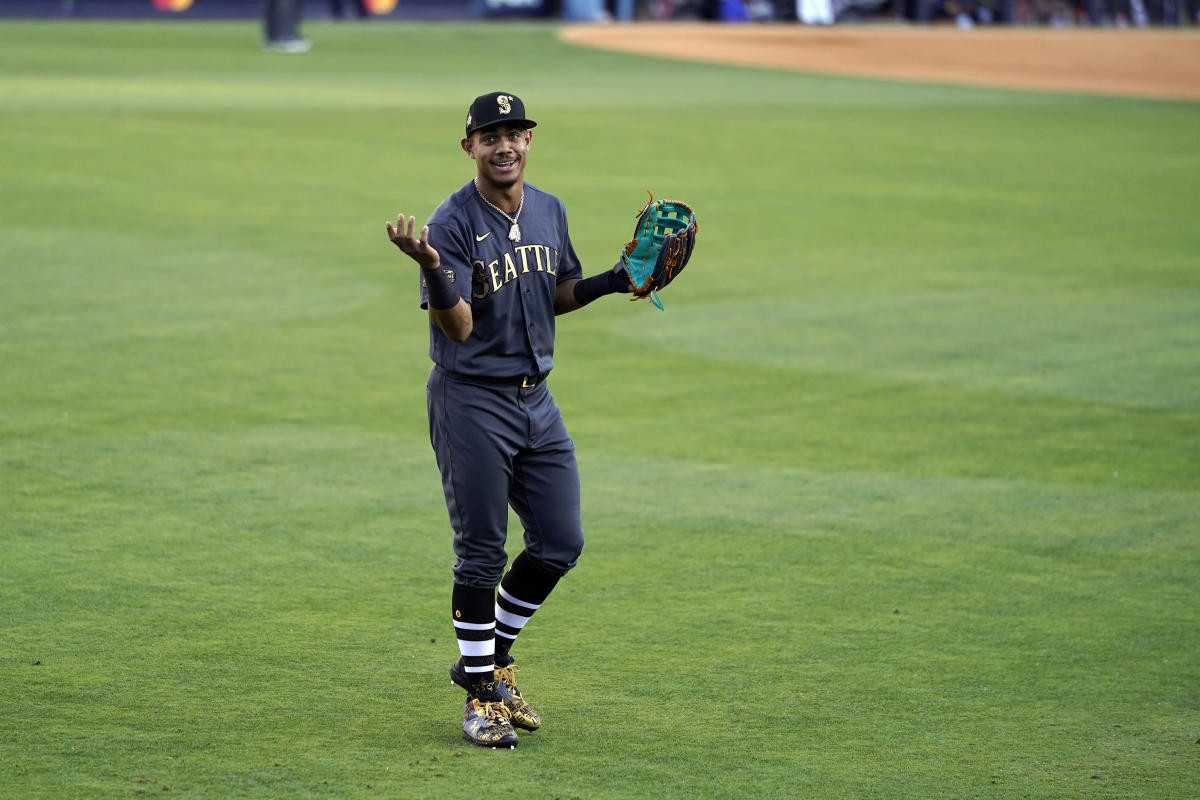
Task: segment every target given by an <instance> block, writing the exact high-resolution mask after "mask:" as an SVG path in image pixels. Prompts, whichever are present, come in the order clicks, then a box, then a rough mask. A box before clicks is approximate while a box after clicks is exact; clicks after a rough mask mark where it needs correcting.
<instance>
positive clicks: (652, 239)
mask: <svg viewBox="0 0 1200 800" xmlns="http://www.w3.org/2000/svg"><path fill="white" fill-rule="evenodd" d="M647 194H650V202H648V203H646V205H645V206H644V207H643V208H642V210H641V211H640V212H638V215H637V217H638V219H637V225H636V226H635V227H634V229H633V238H632V239H630V240H629V244H627V245H625V249H624V250H623V251H622V252H621V266H622V267H623V268H624V269H625V273H626V274H627V275H629V281H630V283H632V284H633V298H632V299H634V300H641V299H642V298H645V297H649V298H650V302H651V303H653V304H654V305H655V306H656V307H657V308H658V309H659V310H660V311H661V310H662V307H663V304H662V300H660V299H659V298H658V291H659V289H662V288H663V287H665V286H666V285H667V284H668V283H670V282H671V281H673V280H675V276H677V275H678V274H679V273H680V272H683V268H684V267H686V266H687V262H688V259H689V258H691V257H692V249H693V248H694V247H695V246H696V231H697V223H696V212H695V211H693V210H692V207H691V206H689V205H688V204H687V203H681V202H679V201H678V200H655V199H654V195H653V194H651V193H649V192H647Z"/></svg>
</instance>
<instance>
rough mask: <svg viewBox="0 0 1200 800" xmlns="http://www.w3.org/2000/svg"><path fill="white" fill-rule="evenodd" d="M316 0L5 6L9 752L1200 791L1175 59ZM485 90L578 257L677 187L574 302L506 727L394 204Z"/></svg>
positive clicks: (75, 771)
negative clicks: (651, 51)
mask: <svg viewBox="0 0 1200 800" xmlns="http://www.w3.org/2000/svg"><path fill="white" fill-rule="evenodd" d="M306 33H309V34H310V35H312V36H313V38H314V39H315V41H316V47H315V49H314V50H313V51H312V52H311V53H309V54H307V55H305V56H303V57H285V56H279V55H274V54H266V53H262V52H260V51H259V50H257V49H256V43H257V36H258V30H257V27H256V26H254V25H252V24H251V23H248V22H246V23H225V24H220V23H217V24H207V23H194V24H192V23H188V24H174V25H172V24H166V23H78V24H77V23H32V22H17V23H13V22H6V23H0V152H2V153H3V154H4V155H3V169H2V171H0V186H2V187H3V191H2V192H0V210H2V213H0V279H2V281H3V291H2V292H0V364H2V365H3V381H2V382H0V537H2V538H0V542H2V551H0V553H2V555H0V558H2V565H0V614H2V615H3V618H2V621H0V775H3V780H2V784H0V795H5V796H11V797H20V798H63V797H70V798H110V797H127V796H135V795H139V794H143V795H148V794H156V795H160V796H165V795H170V796H183V797H195V798H214V797H219V798H225V797H297V798H299V797H393V798H467V797H490V796H496V795H497V794H503V795H504V796H509V797H516V798H547V800H549V798H556V797H561V798H564V799H565V798H576V797H577V798H629V797H645V798H726V797H728V798H734V797H736V798H747V797H752V798H758V797H763V798H766V797H772V798H790V797H801V798H1025V797H1028V798H1067V797H1070V798H1077V797H1090V798H1180V800H1183V799H1185V798H1194V797H1196V796H1198V795H1200V769H1198V767H1200V743H1198V742H1197V739H1198V737H1200V716H1198V712H1200V664H1198V662H1197V652H1198V651H1200V588H1198V583H1200V540H1198V536H1197V519H1198V517H1200V513H1198V510H1200V505H1198V499H1200V452H1198V449H1197V442H1198V441H1200V370H1198V369H1197V366H1198V365H1197V353H1198V352H1200V349H1198V348H1200V224H1197V217H1196V213H1197V212H1196V200H1197V190H1196V186H1197V181H1198V179H1200V151H1198V149H1197V147H1196V144H1197V131H1198V130H1200V106H1198V105H1196V104H1184V103H1166V102H1140V101H1134V100H1117V99H1101V98H1084V97H1070V96H1065V95H1050V94H1034V93H1018V92H1003V91H991V90H973V89H966V88H947V87H937V86H921V85H912V84H901V83H888V82H873V81H863V80H849V79H844V80H843V79H835V78H828V77H820V78H818V77H812V76H805V75H798V74H788V73H783V72H770V71H759V70H747V69H734V68H723V67H705V66H697V65H693V64H672V63H664V64H658V65H656V71H657V73H658V74H659V75H660V76H661V77H660V79H659V85H660V86H669V87H670V91H669V92H668V93H665V94H664V92H663V91H662V90H661V89H659V88H656V87H655V86H654V85H652V84H651V82H650V81H648V80H647V78H646V70H647V69H648V68H649V67H650V66H651V65H652V63H653V62H651V61H649V60H646V59H641V58H635V57H631V56H625V55H609V54H604V53H599V52H592V51H584V50H575V49H571V48H568V47H565V46H563V45H560V44H558V43H556V42H555V40H554V36H553V33H554V29H553V28H551V27H536V26H525V25H494V26H490V27H482V26H478V27H456V26H440V25H415V24H414V25H388V24H380V25H365V26H364V25H345V26H334V25H322V24H317V23H314V24H311V25H308V26H306ZM497 88H505V89H511V90H512V91H515V92H517V93H519V94H521V96H522V97H523V98H524V99H525V100H526V102H527V105H528V108H529V111H530V114H531V115H532V116H533V117H534V118H535V119H537V120H538V121H539V123H540V125H539V127H538V128H537V130H536V132H535V137H534V148H533V151H532V154H531V163H530V168H529V173H528V177H529V178H530V180H531V181H532V182H533V183H535V184H537V185H539V186H541V187H542V188H545V189H548V190H550V191H553V192H555V193H556V194H558V195H559V196H561V197H562V198H563V200H564V201H565V202H566V204H567V207H568V209H569V211H570V214H571V222H572V235H573V238H574V242H575V245H576V249H577V250H578V252H579V253H580V256H581V258H582V259H583V260H584V262H585V263H586V264H590V265H591V267H590V268H589V271H592V272H594V271H598V270H599V269H600V268H602V267H604V266H606V265H607V264H610V263H612V259H613V258H614V257H615V253H616V249H617V247H618V246H619V245H620V243H621V242H623V241H624V239H625V238H627V237H628V235H629V230H630V225H631V223H632V216H633V213H634V212H635V211H636V210H637V209H638V208H640V206H641V203H642V202H643V198H644V194H643V190H644V189H646V188H649V189H653V190H654V191H655V192H656V193H659V194H664V193H665V194H668V195H670V196H678V197H682V198H685V199H687V200H689V201H691V202H692V203H694V205H695V206H696V207H697V209H698V212H699V215H700V220H701V232H700V240H699V247H698V250H697V254H696V256H695V258H694V259H693V262H692V264H691V265H690V266H689V268H688V272H687V274H685V276H684V278H683V279H682V280H681V281H680V282H679V283H676V284H674V285H672V287H671V288H670V289H669V290H668V291H667V292H665V293H664V300H665V302H666V305H667V310H666V312H665V313H659V312H657V311H655V310H653V309H651V308H650V307H648V306H647V305H646V304H639V305H632V304H629V303H625V302H623V301H621V300H619V299H613V298H610V299H608V300H605V301H602V302H600V303H597V304H596V305H595V306H594V307H590V308H589V309H587V310H586V311H584V312H581V313H578V314H573V315H571V316H569V317H565V318H562V319H561V320H560V325H559V347H558V353H557V363H558V365H559V368H558V369H557V370H556V371H555V373H554V376H553V377H552V379H551V386H552V389H553V391H554V393H555V395H556V397H557V399H558V401H559V404H560V405H561V407H562V408H563V410H564V415H565V416H566V419H567V423H568V426H569V427H570V429H571V431H572V433H573V435H574V438H575V440H576V443H577V445H578V449H579V459H580V466H581V469H582V472H583V476H584V506H585V528H586V530H587V532H588V537H589V539H588V546H587V548H586V550H585V554H584V557H583V559H582V560H581V562H580V566H579V568H578V569H577V570H576V571H575V572H574V573H573V574H572V575H571V576H570V577H569V578H568V579H566V580H565V581H564V582H563V583H562V584H561V585H560V588H559V590H558V591H557V592H556V594H555V595H554V596H553V598H552V600H551V601H550V602H549V603H548V604H547V605H546V606H545V608H544V609H543V610H542V611H541V612H539V614H538V616H537V617H536V618H535V620H534V622H533V623H532V624H531V625H530V627H529V628H528V629H527V631H526V632H525V633H524V634H523V636H522V641H521V642H520V643H519V644H518V646H517V651H516V654H517V655H518V656H519V657H520V659H519V660H520V661H521V662H522V664H523V665H524V667H525V669H524V671H523V672H522V673H521V678H522V687H523V689H524V690H525V693H526V694H527V695H528V696H529V697H530V699H531V700H533V701H534V703H535V705H536V706H537V707H538V708H539V710H540V711H541V712H542V714H543V717H544V718H545V719H546V725H545V727H544V728H543V730H542V731H540V732H538V733H536V734H531V735H526V736H524V737H523V738H522V740H521V746H520V747H519V748H517V749H516V750H514V751H504V752H490V751H485V750H482V749H479V748H474V747H472V746H471V745H469V744H467V743H465V742H463V741H462V740H461V739H460V734H459V728H458V721H457V718H458V714H459V708H460V705H459V704H460V702H461V701H460V696H459V693H458V691H457V690H452V689H451V687H450V685H449V680H448V678H447V675H446V667H447V666H448V664H449V662H450V661H451V660H452V659H453V658H454V656H455V646H454V642H453V636H452V631H451V626H450V624H449V619H448V610H449V578H450V573H449V569H450V565H451V554H450V543H449V535H448V526H447V520H446V512H445V510H444V507H443V505H442V502H441V496H440V487H439V482H438V477H437V474H436V469H435V467H434V464H433V458H432V453H431V451H430V448H429V444H428V440H427V435H426V423H425V419H424V405H423V385H424V377H425V375H426V373H427V371H428V359H427V356H426V353H425V348H426V341H427V333H426V322H425V320H424V318H423V316H422V314H421V312H420V311H419V310H418V309H417V306H416V276H415V275H414V270H413V268H411V267H410V266H408V265H407V264H406V263H405V262H404V260H403V259H402V258H401V257H399V255H398V254H397V253H395V252H394V249H393V248H391V247H390V245H388V244H387V242H386V239H385V236H384V232H383V223H384V221H385V220H386V219H388V218H394V216H395V214H396V213H397V212H400V211H404V212H408V213H416V214H418V215H420V216H422V217H424V216H425V215H426V214H427V213H428V212H429V211H430V210H431V209H432V208H433V206H434V205H435V204H436V203H437V202H438V201H439V200H440V199H441V198H442V197H443V196H444V195H445V194H447V193H448V192H449V191H450V190H452V189H454V188H456V187H457V186H459V185H461V184H462V183H463V182H465V181H466V180H467V179H468V178H469V177H470V174H471V171H470V170H471V164H470V162H469V161H467V159H465V158H464V157H463V155H462V154H461V152H459V150H458V146H457V139H458V136H459V135H460V134H459V131H460V129H461V123H462V117H463V114H464V113H465V108H466V105H467V103H468V102H469V100H470V98H471V97H473V96H475V95H476V94H479V93H482V92H485V91H489V90H493V89H497ZM515 531H516V529H515V528H514V536H513V537H512V538H513V545H514V552H515V547H519V538H520V537H519V536H518V535H516V534H515ZM482 774H486V775H487V776H488V777H487V779H486V780H484V779H482V778H478V777H472V776H473V775H482Z"/></svg>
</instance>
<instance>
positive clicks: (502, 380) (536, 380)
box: [439, 367, 546, 389]
mask: <svg viewBox="0 0 1200 800" xmlns="http://www.w3.org/2000/svg"><path fill="white" fill-rule="evenodd" d="M439 369H440V367H439ZM445 373H446V374H447V375H449V376H450V377H451V378H454V379H455V380H460V381H473V382H475V383H487V384H491V385H493V386H515V387H517V388H518V389H533V388H534V387H536V386H538V384H540V383H541V382H542V381H544V380H546V375H545V374H542V375H515V376H512V377H498V376H495V375H463V374H462V373H460V372H451V371H450V370H445Z"/></svg>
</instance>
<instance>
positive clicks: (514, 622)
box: [496, 606, 529, 630]
mask: <svg viewBox="0 0 1200 800" xmlns="http://www.w3.org/2000/svg"><path fill="white" fill-rule="evenodd" d="M496 621H497V622H503V623H504V624H505V625H507V626H508V627H510V628H516V629H517V630H520V629H521V628H524V627H525V623H526V622H529V617H522V616H520V615H518V614H510V613H509V612H507V611H505V610H504V609H503V608H500V607H498V606H497V608H496Z"/></svg>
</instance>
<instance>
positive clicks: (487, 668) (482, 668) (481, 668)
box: [463, 664, 496, 672]
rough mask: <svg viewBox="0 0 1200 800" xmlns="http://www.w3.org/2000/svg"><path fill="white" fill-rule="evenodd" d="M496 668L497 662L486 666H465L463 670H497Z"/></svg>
mask: <svg viewBox="0 0 1200 800" xmlns="http://www.w3.org/2000/svg"><path fill="white" fill-rule="evenodd" d="M495 670H496V665H495V664H489V665H488V666H486V667H468V666H464V667H463V672H495Z"/></svg>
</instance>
